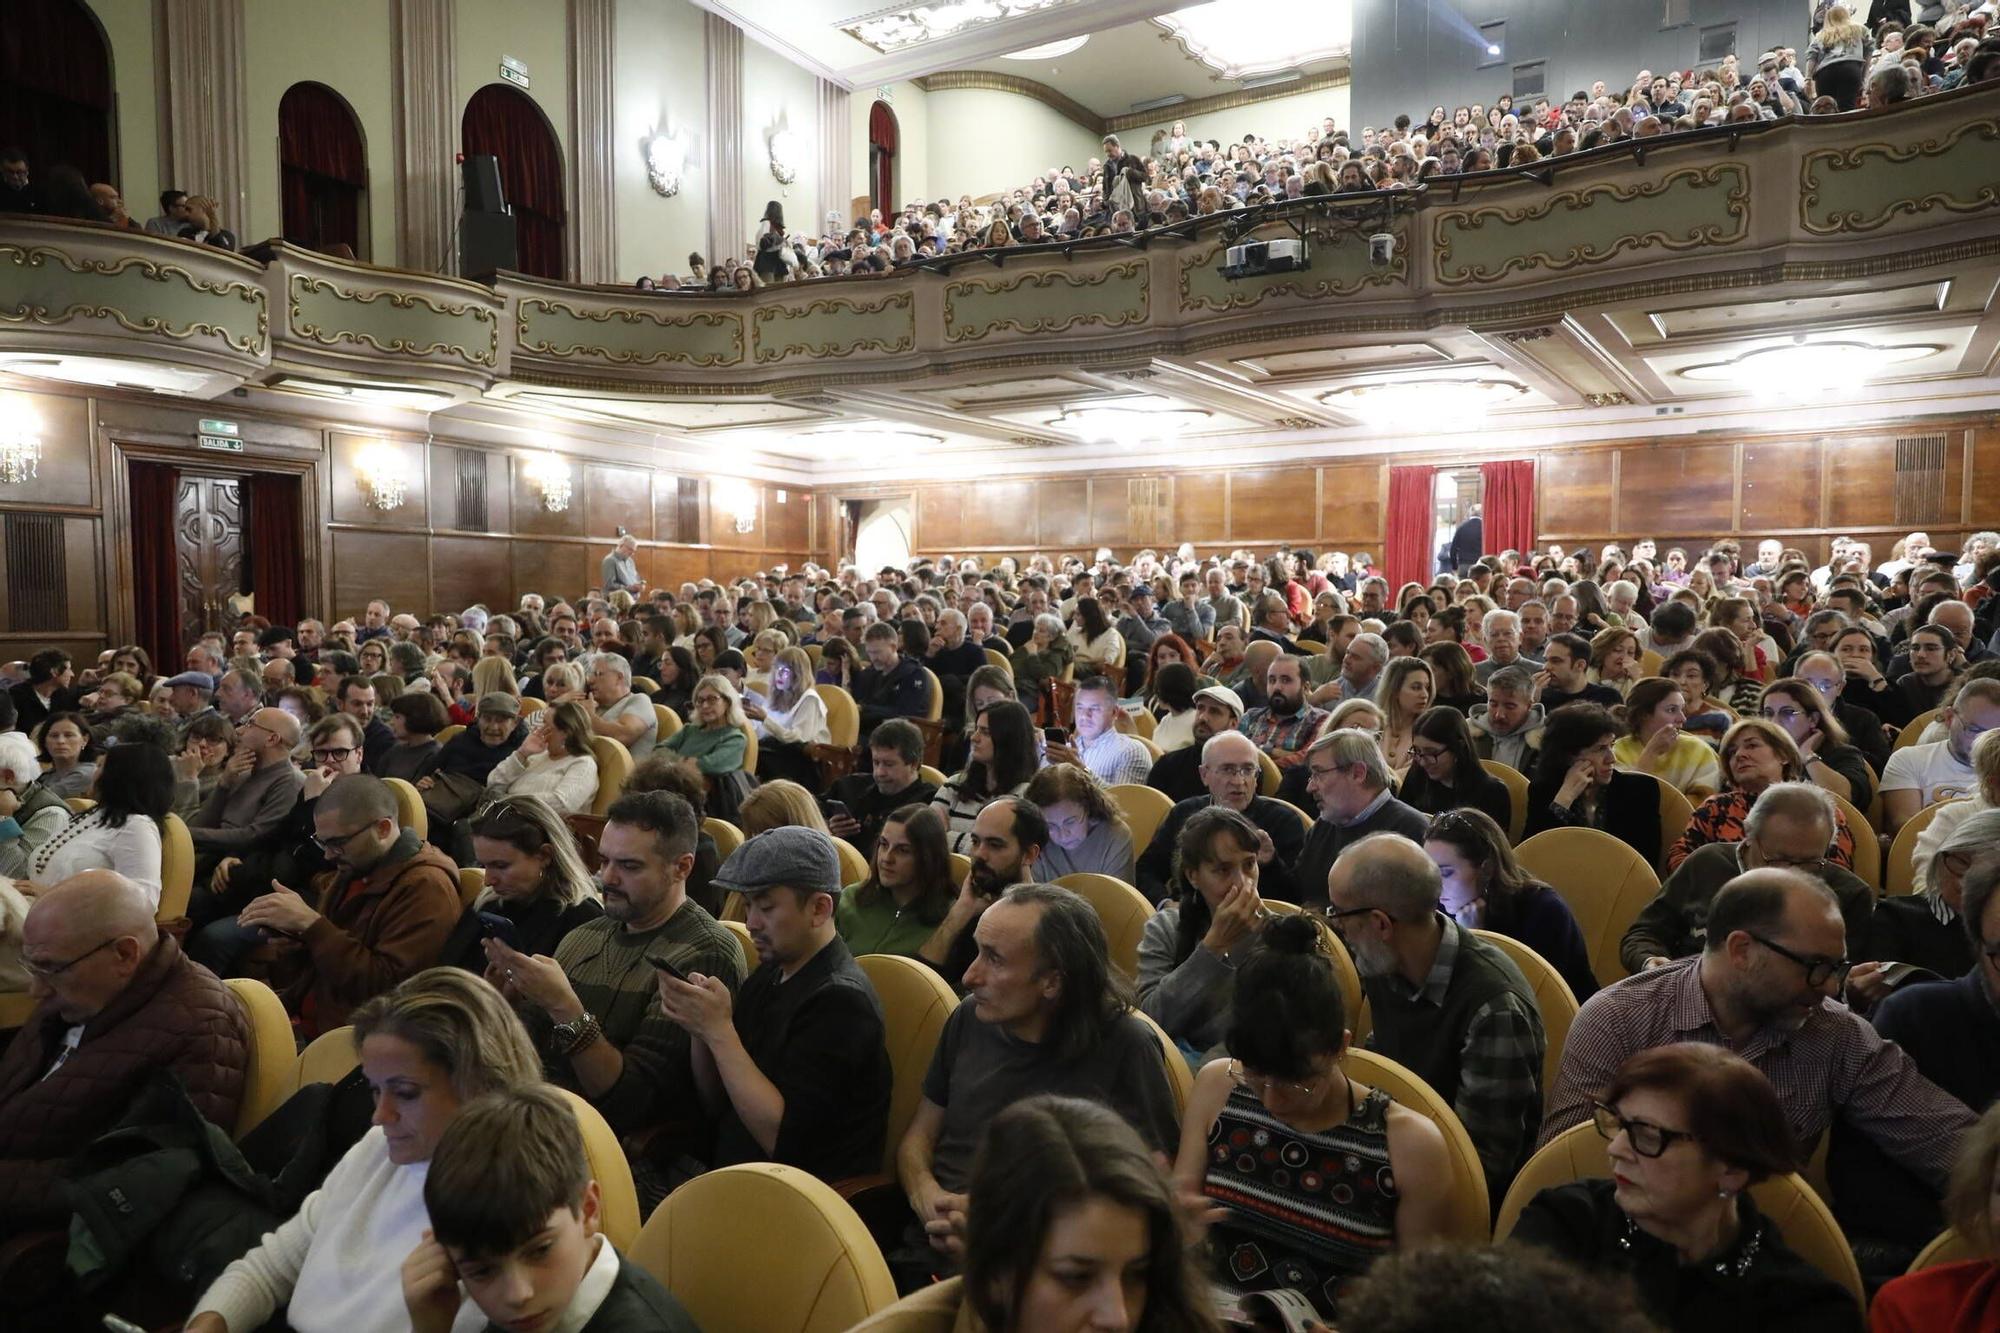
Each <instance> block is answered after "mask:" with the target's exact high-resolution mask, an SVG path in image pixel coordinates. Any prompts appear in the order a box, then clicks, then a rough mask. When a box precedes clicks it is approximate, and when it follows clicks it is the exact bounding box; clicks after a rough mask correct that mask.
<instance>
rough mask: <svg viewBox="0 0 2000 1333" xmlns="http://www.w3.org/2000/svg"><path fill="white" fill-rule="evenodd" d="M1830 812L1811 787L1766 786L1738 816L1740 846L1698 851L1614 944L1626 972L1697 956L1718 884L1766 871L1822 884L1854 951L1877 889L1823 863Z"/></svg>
mask: <svg viewBox="0 0 2000 1333" xmlns="http://www.w3.org/2000/svg"><path fill="white" fill-rule="evenodd" d="M1833 813H1834V806H1833V798H1832V797H1831V796H1829V795H1828V794H1827V792H1826V789H1825V788H1823V787H1818V786H1815V785H1814V784H1812V783H1810V782H1776V783H1773V784H1771V785H1770V786H1769V787H1766V788H1765V789H1764V791H1763V793H1762V794H1761V795H1759V796H1758V797H1757V802H1756V804H1754V805H1752V806H1751V807H1750V812H1749V813H1748V814H1746V815H1745V816H1744V817H1743V839H1742V841H1740V842H1711V843H1708V844H1707V845H1705V846H1702V847H1697V848H1696V849H1695V850H1694V851H1693V852H1692V853H1690V854H1689V856H1688V858H1687V859H1686V860H1684V861H1682V862H1681V863H1680V865H1679V866H1678V867H1676V868H1675V870H1674V873H1673V874H1671V875H1669V876H1667V882H1666V883H1665V884H1662V885H1661V886H1660V892H1659V894H1658V896H1657V897H1655V898H1654V899H1653V901H1652V902H1650V903H1647V904H1646V906H1645V907H1644V908H1643V909H1642V910H1641V911H1640V913H1639V915H1638V917H1637V919H1635V920H1634V921H1633V922H1632V925H1631V928H1630V929H1628V930H1627V931H1626V932H1625V938H1624V940H1623V942H1621V943H1620V944H1619V946H1618V954H1619V958H1620V960H1621V961H1623V962H1624V964H1625V966H1626V968H1627V970H1629V971H1633V972H1643V971H1646V970H1647V969H1648V968H1654V967H1661V966H1664V965H1665V964H1667V963H1671V962H1673V961H1674V960H1675V959H1676V958H1686V957H1688V956H1689V955H1690V954H1697V953H1700V952H1701V949H1702V944H1703V942H1704V940H1705V939H1706V937H1707V934H1708V913H1709V908H1710V906H1711V904H1713V903H1714V901H1715V896H1716V894H1718V893H1720V892H1721V891H1722V886H1723V885H1725V884H1727V883H1729V882H1730V881H1731V880H1733V879H1735V878H1736V877H1737V876H1738V875H1741V874H1742V873H1743V872H1744V871H1746V870H1761V869H1763V868H1764V867H1766V866H1775V867H1777V868H1778V869H1780V870H1799V871H1803V872H1804V873H1806V874H1808V875H1811V876H1813V878H1815V879H1817V880H1819V881H1820V882H1821V883H1822V884H1825V885H1826V886H1827V888H1828V889H1830V890H1831V891H1832V892H1833V896H1834V897H1835V898H1836V899H1837V900H1838V901H1839V903H1840V916H1841V920H1842V921H1843V922H1844V923H1845V925H1846V928H1847V939H1848V948H1849V949H1850V951H1851V950H1855V949H1858V948H1860V946H1861V945H1862V944H1864V943H1866V942H1867V940H1868V935H1869V917H1870V914H1871V913H1872V912H1873V911H1874V910H1875V891H1874V890H1873V889H1871V888H1870V887H1869V886H1868V885H1867V884H1865V883H1863V882H1862V881H1861V880H1859V879H1857V878H1855V876H1854V874H1853V872H1852V871H1849V870H1844V869H1842V868H1841V867H1840V866H1837V865H1835V864H1834V863H1833V862H1832V861H1831V860H1829V859H1828V857H1827V849H1828V848H1829V847H1831V846H1832V844H1833V834H1834V818H1833ZM1856 980H1857V981H1858V980H1859V978H1856Z"/></svg>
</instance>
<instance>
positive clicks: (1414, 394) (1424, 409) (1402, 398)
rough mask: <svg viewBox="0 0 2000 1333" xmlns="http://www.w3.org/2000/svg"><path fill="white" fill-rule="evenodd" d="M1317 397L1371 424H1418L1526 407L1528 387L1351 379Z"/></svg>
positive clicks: (1482, 381) (1491, 382) (1512, 383)
mask: <svg viewBox="0 0 2000 1333" xmlns="http://www.w3.org/2000/svg"><path fill="white" fill-rule="evenodd" d="M1318 397H1319V401H1320V402H1321V403H1324V404H1325V405H1326V406H1328V407H1331V408H1333V409H1335V410H1336V411H1340V412H1346V413H1348V414H1350V415H1352V416H1357V417H1360V418H1362V419H1363V420H1364V421H1367V422H1368V423H1369V424H1370V425H1376V426H1385V425H1398V424H1407V425H1409V426H1411V427H1413V428H1414V427H1419V426H1422V427H1430V426H1435V425H1437V424H1438V423H1440V422H1463V421H1477V420H1478V419H1480V418H1482V417H1484V416H1485V415H1486V414H1487V413H1488V412H1492V411H1496V410H1499V409H1502V408H1508V407H1522V406H1525V405H1526V404H1527V400H1528V389H1527V386H1526V385H1524V384H1519V383H1516V382H1515V381H1513V380H1496V379H1401V380H1377V381H1374V382H1372V383H1368V384H1350V385H1347V386H1345V387H1343V388H1339V389H1332V390H1329V391H1328V392H1326V393H1323V394H1320V395H1319V396H1318Z"/></svg>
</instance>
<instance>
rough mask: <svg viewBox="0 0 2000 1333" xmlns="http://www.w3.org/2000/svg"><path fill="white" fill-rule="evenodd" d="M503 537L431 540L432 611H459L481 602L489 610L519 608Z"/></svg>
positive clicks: (511, 568) (436, 538) (510, 563)
mask: <svg viewBox="0 0 2000 1333" xmlns="http://www.w3.org/2000/svg"><path fill="white" fill-rule="evenodd" d="M507 547H508V542H507V540H506V539H505V538H502V537H433V538H431V609H432V610H434V611H453V612H456V611H462V610H464V609H465V608H466V607H468V606H471V605H472V604H473V603H474V602H483V603H485V605H486V608H487V609H488V610H490V611H501V610H505V609H507V608H509V607H513V606H518V605H520V599H519V598H518V597H516V596H515V594H514V584H513V576H514V570H513V561H512V560H511V559H510V558H509V556H508V552H507Z"/></svg>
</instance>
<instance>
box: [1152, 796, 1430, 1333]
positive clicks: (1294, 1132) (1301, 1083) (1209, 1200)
mask: <svg viewBox="0 0 2000 1333" xmlns="http://www.w3.org/2000/svg"><path fill="white" fill-rule="evenodd" d="M1203 813H1204V814H1206V813H1207V812H1206V811H1204V812H1203ZM1197 818H1199V816H1197ZM1189 823H1190V826H1192V825H1193V823H1194V821H1193V820H1190V821H1189ZM1253 861H1254V858H1253ZM1255 943H1256V945H1257V948H1256V950H1255V951H1254V952H1253V953H1251V954H1249V956H1248V957H1247V958H1245V960H1244V961H1243V963H1242V965H1241V966H1240V967H1238V968H1237V969H1236V978H1235V986H1234V990H1233V993H1232V996H1231V1002H1230V1007H1229V1010H1228V1014H1227V1018H1226V1020H1225V1029H1224V1033H1225V1035H1224V1044H1225V1046H1226V1048H1227V1050H1228V1052H1229V1057H1230V1058H1229V1059H1227V1060H1213V1061H1210V1062H1209V1063H1208V1064H1207V1065H1206V1066H1204V1067H1203V1069H1202V1071H1201V1073H1200V1074H1198V1075H1197V1076H1196V1078H1195V1083H1194V1092H1193V1093H1192V1094H1191V1095H1190V1096H1189V1098H1188V1105H1187V1111H1186V1114H1184V1115H1183V1116H1182V1118H1181V1143H1180V1151H1179V1153H1178V1154H1177V1155H1176V1156H1175V1159H1174V1185H1175V1187H1176V1189H1177V1190H1178V1191H1179V1192H1180V1195H1181V1197H1182V1199H1183V1201H1184V1206H1185V1211H1186V1213H1187V1216H1188V1218H1189V1221H1190V1222H1191V1224H1192V1226H1193V1229H1194V1230H1195V1231H1196V1233H1197V1234H1199V1233H1200V1232H1202V1231H1206V1233H1207V1236H1206V1240H1207V1245H1208V1251H1207V1252H1208V1255H1209V1263H1210V1267H1211V1271H1212V1274H1213V1276H1214V1277H1216V1278H1217V1279H1218V1280H1219V1281H1220V1282H1222V1283H1225V1284H1227V1285H1229V1286H1232V1287H1236V1288H1239V1289H1241V1290H1246V1291H1259V1290H1269V1289H1272V1288H1280V1287H1283V1288H1291V1289H1293V1290H1296V1291H1299V1292H1300V1293H1301V1294H1303V1295H1304V1296H1305V1297H1306V1298H1307V1299H1309V1300H1310V1301H1311V1302H1312V1304H1313V1307H1314V1309H1315V1310H1316V1311H1317V1312H1318V1314H1319V1317H1320V1318H1321V1319H1323V1320H1328V1321H1331V1320H1332V1319H1334V1318H1335V1317H1336V1316H1337V1315H1338V1312H1339V1304H1340V1297H1341V1292H1342V1290H1343V1288H1344V1287H1345V1286H1346V1285H1347V1283H1348V1282H1349V1281H1350V1280H1351V1279H1353V1278H1355V1277H1356V1276H1358V1275H1359V1274H1360V1273H1362V1272H1363V1271H1364V1270H1365V1269H1366V1268H1367V1267H1368V1265H1369V1264H1370V1263H1371V1262H1373V1261H1374V1260H1375V1259H1376V1258H1377V1257H1378V1256H1380V1255H1382V1254H1383V1253H1385V1252H1387V1251H1389V1250H1391V1249H1397V1248H1407V1247H1410V1246H1414V1245H1420V1244H1422V1243H1424V1242H1425V1241H1427V1240H1433V1239H1436V1238H1438V1237H1440V1236H1442V1234H1443V1232H1444V1228H1445V1225H1446V1222H1447V1221H1448V1219H1449V1217H1450V1213H1451V1207H1452V1178H1451V1164H1450V1160H1449V1158H1448V1157H1447V1155H1446V1150H1445V1143H1444V1136H1443V1135H1442V1134H1440V1133H1439V1132H1438V1129H1437V1127H1436V1126H1435V1125H1433V1124H1432V1123H1431V1122H1430V1121H1428V1120H1426V1119H1425V1118H1424V1117H1423V1116H1421V1115H1419V1114H1417V1113H1416V1112H1415V1111H1411V1110H1408V1109H1406V1108H1405V1107H1402V1106H1398V1105H1397V1104H1396V1103H1395V1102H1393V1101H1391V1100H1390V1098H1389V1095H1388V1094H1387V1093H1386V1092H1383V1091H1382V1090H1380V1089H1379V1088H1370V1087H1366V1086H1364V1085H1362V1084H1360V1083H1357V1082H1355V1081H1354V1080H1353V1079H1352V1078H1350V1077H1348V1074H1347V1071H1346V1069H1345V1068H1344V1067H1343V1066H1342V1064H1341V1058H1340V1057H1341V1055H1342V1054H1343V1053H1344V1052H1345V1051H1346V1049H1347V1013H1346V1010H1345V1006H1344V1004H1343V1001H1342V999H1341V995H1340V983H1339V982H1338V980H1336V978H1335V976H1334V970H1333V964H1332V962H1331V960H1330V959H1329V958H1328V957H1327V953H1326V944H1325V942H1324V937H1323V935H1322V929H1321V927H1320V925H1319V924H1318V923H1317V922H1316V921H1314V920H1313V919H1312V918H1311V917H1309V916H1304V915H1288V916H1271V917H1268V918H1265V919H1264V920H1263V921H1262V924H1261V925H1259V927H1258V928H1257V932H1256V935H1255ZM1198 947H1203V948H1206V947H1208V946H1206V945H1202V946H1198ZM1253 1143H1269V1144H1271V1145H1272V1146H1273V1151H1271V1152H1259V1151H1254V1150H1250V1149H1248V1147H1247V1145H1250V1144H1253ZM1238 1145H1245V1147H1244V1150H1241V1151H1239V1150H1237V1146H1238Z"/></svg>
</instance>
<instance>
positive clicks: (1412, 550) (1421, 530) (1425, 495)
mask: <svg viewBox="0 0 2000 1333" xmlns="http://www.w3.org/2000/svg"><path fill="white" fill-rule="evenodd" d="M1436 477H1437V469H1436V468H1434V467H1425V466H1423V465H1420V464H1413V465H1411V466H1409V467H1392V468H1390V469H1389V523H1388V545H1387V546H1386V547H1385V548H1384V549H1383V554H1382V559H1383V565H1384V567H1385V573H1386V576H1387V578H1388V580H1389V591H1390V594H1391V595H1392V596H1393V595H1394V593H1395V590H1396V589H1398V588H1400V587H1402V586H1403V585H1404V584H1405V583H1412V582H1414V583H1429V582H1430V579H1431V572H1432V571H1431V546H1432V541H1431V539H1432V537H1433V536H1435V535H1436V534H1435V529H1436V527H1437V506H1436V498H1435V491H1436Z"/></svg>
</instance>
